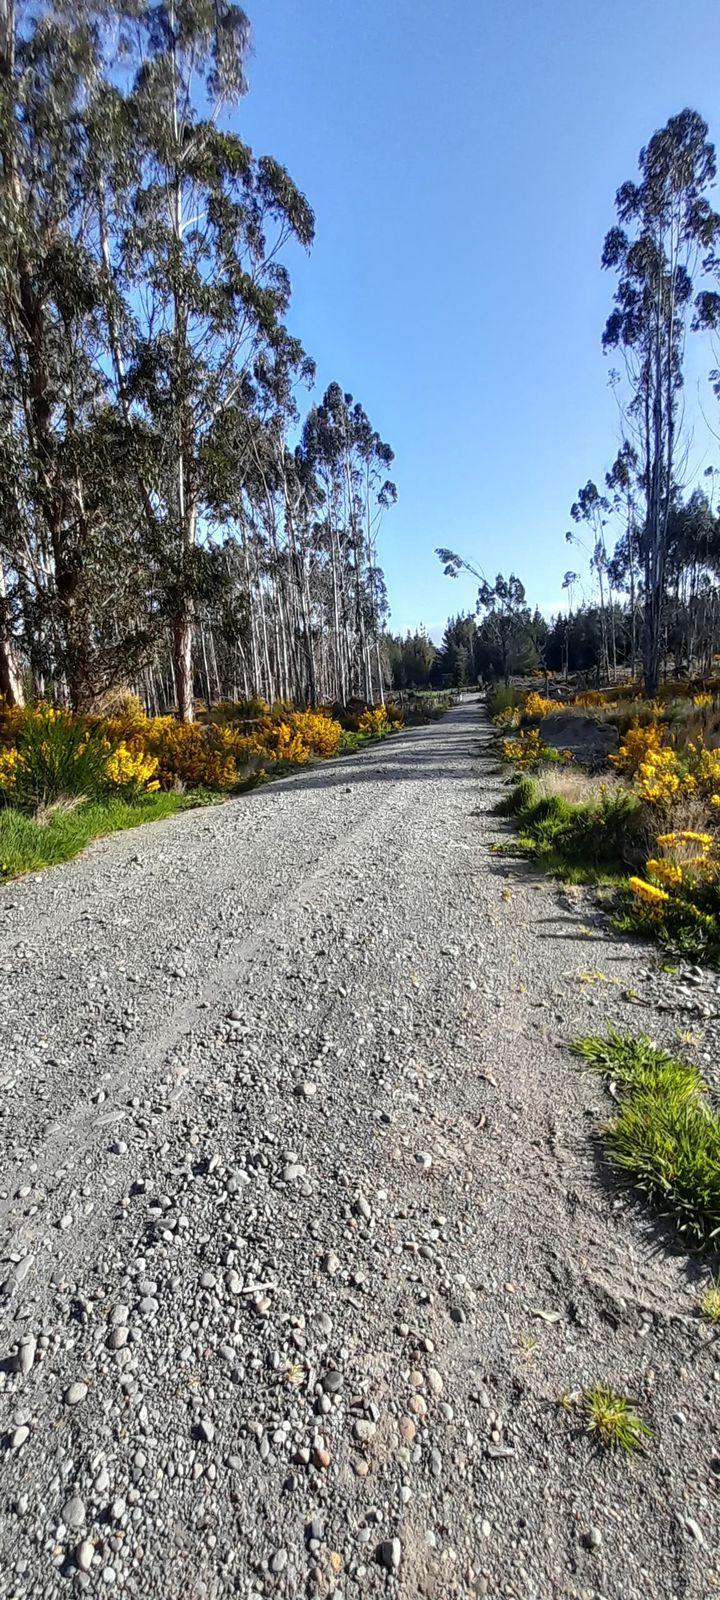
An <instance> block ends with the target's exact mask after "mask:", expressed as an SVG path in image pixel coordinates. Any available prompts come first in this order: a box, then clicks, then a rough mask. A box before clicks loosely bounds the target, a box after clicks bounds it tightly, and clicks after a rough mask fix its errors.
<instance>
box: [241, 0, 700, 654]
mask: <svg viewBox="0 0 720 1600" xmlns="http://www.w3.org/2000/svg"><path fill="white" fill-rule="evenodd" d="M247 8H248V12H249V15H250V20H251V24H252V30H253V55H252V58H251V60H250V63H249V78H250V93H249V95H248V97H247V99H246V100H245V101H244V102H243V103H242V105H241V107H240V109H239V113H238V118H237V121H238V126H239V128H240V130H241V131H242V133H243V135H244V137H245V138H247V140H248V141H249V143H250V144H251V145H252V146H253V147H254V149H255V150H256V151H257V153H258V154H262V153H265V152H267V153H269V154H272V155H274V156H276V157H277V158H278V159H279V160H281V161H283V163H284V164H285V165H286V166H287V167H288V168H289V170H290V172H291V173H292V175H293V177H294V179H295V180H296V182H297V183H298V184H299V185H300V186H301V188H303V189H304V191H305V193H306V194H307V196H308V199H309V200H310V202H311V204H312V205H313V207H314V209H315V212H316V216H317V236H316V242H315V245H314V247H313V250H312V252H311V255H310V256H309V258H304V257H303V256H301V255H300V253H299V252H296V253H295V254H294V255H293V257H292V258H291V260H290V263H289V264H290V266H291V270H292V276H293V283H294V299H293V308H292V314H291V319H290V320H291V325H292V328H293V331H295V332H297V333H298V334H299V335H300V337H301V338H302V339H303V341H304V343H305V347H306V349H307V350H308V352H309V353H310V354H311V355H312V356H313V357H314V358H315V360H316V361H317V365H318V389H319V391H321V390H322V389H323V388H324V387H325V386H326V384H327V383H328V382H330V381H331V380H332V379H337V381H338V382H339V383H341V384H342V385H343V387H344V388H346V389H349V390H350V391H351V392H352V393H353V394H354V395H355V396H356V398H357V399H359V400H360V401H361V402H362V404H363V405H364V407H365V409H366V411H367V412H368V414H369V415H370V417H371V419H372V421H373V424H374V425H375V427H377V429H378V430H379V432H380V433H381V434H382V436H383V437H384V438H386V439H387V440H388V442H389V443H390V444H391V445H392V446H393V448H394V450H395V453H396V463H395V467H394V476H395V478H396V481H397V485H398V491H399V500H398V504H397V506H396V507H395V508H394V510H392V511H391V512H389V513H388V515H387V518H386V520H385V522H384V525H383V530H382V534H381V540H380V559H381V563H382V565H383V567H384V569H385V574H386V578H387V583H388V590H389V595H390V603H391V609H392V616H391V626H392V627H393V629H396V630H398V629H402V630H404V629H405V628H407V627H415V626H417V625H419V624H424V625H425V626H427V627H428V628H429V629H431V630H432V631H433V633H437V631H438V629H441V628H442V625H443V623H444V620H445V618H446V617H447V615H448V613H449V612H454V611H457V610H460V609H470V608H472V606H473V605H474V599H475V589H476V585H475V584H474V583H473V582H472V580H459V581H458V582H455V583H453V582H452V581H451V580H449V579H446V578H444V577H443V575H442V570H441V567H440V564H439V562H438V560H437V557H436V556H435V554H434V550H435V547H436V546H437V545H448V546H450V547H451V548H453V549H457V550H459V551H461V552H462V553H464V554H466V555H467V556H468V557H469V558H471V559H475V560H476V561H478V562H479V563H480V564H481V565H482V566H483V568H484V569H485V570H486V571H487V572H488V573H489V574H494V573H495V572H496V571H497V570H498V569H502V570H503V571H505V572H507V571H508V570H509V569H510V568H512V569H514V570H515V571H516V572H517V573H518V574H519V575H520V577H521V578H522V579H523V581H524V582H525V584H526V587H527V590H528V597H529V599H531V601H533V602H535V601H537V602H538V603H539V604H540V605H541V606H542V607H543V609H546V610H547V609H549V608H551V607H553V606H554V605H555V604H556V602H557V601H558V600H559V597H560V586H561V582H562V577H563V574H564V572H565V570H566V569H567V567H568V566H569V565H575V566H577V564H578V554H577V553H576V554H575V555H573V553H572V552H571V551H569V550H568V548H567V546H566V545H565V541H564V537H563V535H564V532H565V529H566V528H567V527H568V526H569V525H570V519H569V507H570V504H571V502H572V500H573V499H574V497H575V494H576V492H577V489H578V487H579V486H580V484H581V483H584V482H585V481H586V480H587V478H588V477H593V478H595V479H596V481H599V480H600V479H601V478H602V475H603V473H604V472H605V470H606V468H607V467H608V466H609V465H610V463H611V460H612V457H613V454H614V452H615V449H616V445H617V442H618V414H617V407H616V402H615V399H614V398H613V396H612V394H611V393H610V391H609V389H608V384H607V372H608V362H607V361H606V359H605V357H604V356H603V354H602V350H601V343H600V341H601V335H602V328H603V324H604V321H605V317H606V315H607V312H608V309H609V306H610V301H611V296H612V288H613V283H612V279H611V278H610V277H609V276H608V275H607V274H605V273H603V272H602V271H601V269H600V265H599V261H600V252H601V248H602V241H603V237H604V234H605V231H606V230H607V228H608V227H609V226H610V224H611V223H612V221H613V198H614V194H615V190H616V189H617V187H618V185H619V184H620V183H621V182H622V181H623V180H624V179H625V178H628V177H633V176H634V175H635V173H636V168H637V156H638V153H639V150H640V147H641V146H642V144H644V143H645V142H646V141H647V139H648V138H649V136H650V135H651V134H652V132H653V131H654V129H655V128H656V127H657V126H659V125H661V124H662V123H663V122H665V121H666V120H667V118H668V117H669V116H671V115H672V114H673V113H675V112H677V111H680V110H681V109H682V108H683V107H684V106H685V105H690V106H693V107H695V108H696V109H697V110H699V111H700V112H701V113H702V114H703V115H704V116H705V117H706V119H707V120H708V122H709V123H710V129H711V134H712V135H713V136H714V137H716V138H719V139H720V126H718V124H717V122H715V123H714V117H715V115H716V106H717V104H718V84H719V79H718V57H719V53H720V10H719V8H718V5H717V0H602V3H595V0H443V4H441V5H438V4H437V0H435V3H434V4H430V3H429V0H302V4H301V3H299V0H247ZM716 203H720V202H718V199H717V197H716ZM711 364H712V360H711V357H710V355H709V352H708V351H707V348H704V349H701V348H700V347H699V344H698V346H697V347H695V348H692V347H691V349H690V353H689V367H690V370H689V389H688V394H689V406H688V415H689V418H690V421H691V423H692V424H693V428H694V432H693V440H692V447H691V452H690V473H691V475H692V474H693V473H694V472H696V471H699V470H702V467H703V466H705V465H708V464H710V462H712V461H718V460H720V443H718V444H717V445H715V446H714V449H715V454H714V455H713V441H712V440H710V441H708V437H707V433H706V429H705V426H704V423H703V421H702V417H701V415H700V403H702V406H703V407H704V409H705V413H706V415H707V416H708V417H709V418H710V419H711V420H713V421H714V415H713V411H714V408H716V402H714V400H713V398H712V395H711V394H710V391H709V388H708V386H707V382H706V375H707V370H708V367H709V366H710V365H711ZM719 431H720V424H719Z"/></svg>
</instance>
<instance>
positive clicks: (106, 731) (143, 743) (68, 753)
mask: <svg viewBox="0 0 720 1600" xmlns="http://www.w3.org/2000/svg"><path fill="white" fill-rule="evenodd" d="M219 711H220V715H219V717H218V720H215V719H214V716H211V717H210V718H209V719H208V720H207V721H204V722H191V723H184V722H178V721H176V719H175V717H171V716H165V717H148V716H146V714H145V712H144V711H143V709H142V706H141V705H140V702H139V701H138V700H137V699H136V698H135V696H126V697H125V699H124V701H123V703H122V704H121V705H120V706H119V708H118V709H117V712H116V714H115V715H113V716H109V717H101V716H93V717H87V718H82V717H75V716H73V715H72V714H71V713H70V712H69V711H64V710H58V709H57V708H56V707H53V706H37V707H32V708H28V709H26V710H17V709H12V710H11V709H9V708H5V709H3V708H2V707H0V802H1V803H4V804H6V805H9V804H13V805H19V806H23V807H26V808H31V809H32V808H33V807H37V806H38V805H41V804H44V805H47V804H52V803H53V802H55V801H57V800H58V799H60V798H72V797H77V796H83V795H101V794H106V793H110V792H113V791H115V792H121V793H124V794H127V795H128V796H130V795H139V794H142V793H149V792H152V791H154V790H157V789H166V790H171V789H210V790H220V791H222V790H228V789H232V788H234V787H235V786H236V785H237V784H238V783H239V782H241V781H243V780H245V779H251V778H254V777H255V776H258V775H261V774H262V773H264V772H265V770H266V769H267V768H269V767H276V768H282V767H287V766H291V767H301V766H305V765H306V764H307V762H308V761H309V760H311V758H312V757H315V756H318V757H321V758H324V759H327V758H328V757H331V756H335V755H337V754H338V751H339V749H340V744H341V739H342V737H343V730H342V726H341V724H340V722H339V721H338V720H337V719H336V718H334V717H332V716H331V715H330V714H329V713H328V712H327V711H325V710H315V711H311V710H307V711H296V710H295V709H294V708H293V707H292V706H288V705H285V704H284V703H281V702H276V703H275V704H274V705H273V706H272V707H270V706H269V705H268V703H267V701H264V700H259V699H254V700H247V701H244V702H240V703H239V704H238V705H237V707H233V706H231V705H230V704H226V705H223V706H222V707H221V708H219ZM233 711H236V713H237V715H235V716H233V715H232V713H233ZM401 721H402V718H401V715H400V713H399V712H396V711H394V710H393V711H391V710H389V709H388V708H386V707H384V706H378V707H375V708H374V709H373V710H368V711H365V712H363V714H362V716H361V717H360V727H361V730H362V733H363V735H364V737H368V736H369V737H373V738H378V737H380V738H382V737H385V736H386V735H387V734H388V733H391V732H392V731H393V729H394V728H396V727H397V726H398V725H399V723H400V722H401Z"/></svg>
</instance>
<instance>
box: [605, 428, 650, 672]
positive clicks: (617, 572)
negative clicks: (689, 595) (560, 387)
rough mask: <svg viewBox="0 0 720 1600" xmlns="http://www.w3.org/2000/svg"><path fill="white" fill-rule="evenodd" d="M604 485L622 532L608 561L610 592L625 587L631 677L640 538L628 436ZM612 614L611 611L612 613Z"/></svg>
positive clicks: (634, 453)
mask: <svg viewBox="0 0 720 1600" xmlns="http://www.w3.org/2000/svg"><path fill="white" fill-rule="evenodd" d="M605 486H606V488H607V490H608V492H609V493H610V494H612V506H613V510H614V511H615V513H616V515H618V516H619V517H620V518H621V521H622V524H623V531H622V534H621V535H620V538H619V539H618V541H617V543H616V545H615V549H614V551H613V554H612V557H611V559H610V561H609V563H608V577H609V581H610V592H611V594H612V590H613V589H615V590H616V591H619V590H620V589H622V588H623V586H627V591H628V596H629V609H630V618H629V621H630V672H631V675H632V676H633V677H634V676H635V667H636V662H637V592H638V574H639V566H640V557H641V539H640V529H639V526H638V511H637V487H638V456H637V451H636V450H635V448H634V446H633V445H632V444H631V442H630V440H629V439H625V440H624V441H623V444H622V446H621V448H620V450H619V451H618V453H617V456H616V457H615V460H614V462H613V464H612V467H611V468H610V471H609V472H606V474H605ZM613 615H614V612H613Z"/></svg>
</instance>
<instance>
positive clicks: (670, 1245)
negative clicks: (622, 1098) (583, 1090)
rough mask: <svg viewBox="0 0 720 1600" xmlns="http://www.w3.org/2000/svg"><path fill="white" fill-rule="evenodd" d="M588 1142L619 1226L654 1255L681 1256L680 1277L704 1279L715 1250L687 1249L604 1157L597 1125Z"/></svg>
mask: <svg viewBox="0 0 720 1600" xmlns="http://www.w3.org/2000/svg"><path fill="white" fill-rule="evenodd" d="M613 1109H615V1108H608V1116H607V1119H606V1120H607V1122H611V1121H612V1117H613ZM589 1144H590V1153H591V1157H592V1165H593V1168H594V1172H595V1178H596V1180H597V1182H598V1184H599V1186H600V1188H601V1189H603V1190H604V1192H605V1194H606V1195H607V1197H608V1200H609V1201H610V1202H611V1204H612V1206H613V1213H614V1216H615V1218H616V1220H617V1222H618V1226H619V1227H621V1228H626V1229H630V1228H631V1229H632V1230H633V1231H634V1232H635V1234H636V1235H637V1236H638V1243H642V1246H643V1249H647V1250H649V1251H650V1253H651V1254H652V1255H654V1256H668V1255H670V1256H673V1257H684V1258H685V1259H684V1261H683V1263H682V1267H681V1271H682V1273H683V1276H684V1277H685V1278H687V1280H688V1282H690V1283H693V1284H694V1283H699V1282H701V1281H702V1282H704V1281H705V1280H706V1279H707V1276H708V1271H712V1270H713V1266H714V1264H716V1263H717V1260H718V1253H717V1252H716V1253H715V1254H713V1252H708V1251H705V1252H704V1253H702V1252H700V1251H698V1252H695V1253H693V1254H690V1253H689V1252H688V1246H687V1244H686V1243H684V1242H683V1239H682V1236H681V1235H680V1234H678V1231H677V1228H676V1227H674V1225H673V1223H672V1222H671V1221H670V1220H669V1218H666V1217H661V1216H658V1214H657V1212H655V1211H654V1210H653V1209H652V1207H651V1206H649V1205H648V1202H647V1200H645V1199H644V1197H643V1195H642V1194H641V1193H640V1192H639V1191H638V1190H637V1189H634V1188H633V1187H632V1185H631V1184H628V1183H624V1182H623V1180H622V1178H621V1177H620V1176H619V1175H618V1173H617V1172H616V1170H615V1168H614V1167H613V1165H612V1163H611V1162H610V1161H609V1160H608V1158H607V1155H606V1153H605V1146H604V1143H603V1137H602V1132H601V1131H600V1129H599V1128H596V1129H595V1130H594V1131H593V1132H592V1133H591V1134H590V1137H589ZM598 1265H599V1266H601V1265H602V1263H598Z"/></svg>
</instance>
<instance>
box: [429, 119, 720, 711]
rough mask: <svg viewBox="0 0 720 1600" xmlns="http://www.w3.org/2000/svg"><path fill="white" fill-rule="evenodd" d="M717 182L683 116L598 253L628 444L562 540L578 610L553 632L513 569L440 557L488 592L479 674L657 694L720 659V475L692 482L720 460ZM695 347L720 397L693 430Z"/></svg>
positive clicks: (593, 481)
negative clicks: (670, 681) (576, 557)
mask: <svg viewBox="0 0 720 1600" xmlns="http://www.w3.org/2000/svg"><path fill="white" fill-rule="evenodd" d="M715 176H716V156H715V150H714V147H713V145H712V144H711V142H710V140H709V137H708V128H707V124H706V123H705V122H704V121H703V119H702V117H701V116H700V115H699V114H698V112H696V111H692V110H685V111H682V112H680V113H679V115H677V116H674V117H671V118H670V119H669V121H668V122H667V123H666V124H665V126H664V127H663V128H660V129H658V131H657V132H656V133H654V134H653V136H652V138H651V139H650V140H649V142H648V144H647V146H646V147H645V148H644V149H643V150H641V152H640V157H639V172H638V177H637V179H636V180H629V181H627V182H625V183H623V184H622V185H621V186H620V188H619V189H618V191H617V194H616V197H615V208H616V215H617V221H616V223H615V224H614V226H613V227H611V228H610V230H609V232H608V233H607V235H606V238H605V242H604V246H603V251H602V266H603V268H604V269H605V270H607V271H608V272H611V273H613V274H614V277H615V290H614V295H613V302H612V308H611V311H610V315H609V316H608V318H607V321H606V324H605V328H604V332H603V337H602V342H603V347H604V349H605V351H606V352H607V353H608V354H609V356H610V357H611V358H612V359H616V360H617V361H618V362H619V365H618V366H617V367H615V368H611V370H610V382H611V385H612V388H613V390H614V393H615V397H616V399H617V408H618V409H617V414H618V419H619V440H618V439H616V441H615V444H614V446H613V447H612V448H611V450H610V451H609V453H608V462H607V466H606V467H605V470H604V472H603V473H602V475H601V476H600V477H597V478H592V477H591V478H588V480H587V482H586V483H585V484H584V485H582V486H581V487H580V488H579V489H578V490H577V492H576V494H575V498H574V499H573V500H572V503H571V505H570V507H569V511H570V521H571V523H572V526H571V528H570V529H569V530H568V531H567V532H566V533H565V539H566V541H567V543H568V544H569V545H571V546H572V547H573V548H574V550H576V551H578V552H579V554H580V563H579V569H578V570H575V569H574V568H569V569H568V570H567V572H566V573H565V577H564V580H563V589H564V590H565V592H566V594H567V610H566V611H565V612H563V613H562V614H559V615H556V616H555V617H554V618H552V619H551V620H550V621H549V622H547V623H546V622H545V621H544V620H543V618H542V617H540V616H539V615H538V613H537V612H532V611H531V610H530V609H529V607H528V605H527V601H526V597H525V590H524V587H523V584H522V583H521V582H520V580H519V579H518V578H517V577H516V576H515V575H514V574H511V575H510V576H509V578H505V577H504V576H503V575H502V574H500V575H498V577H497V578H496V579H495V580H494V582H491V581H490V580H489V579H488V578H487V577H486V575H485V574H484V572H483V571H482V569H481V568H480V567H479V565H478V564H477V563H476V562H473V561H472V560H467V559H466V558H465V557H464V556H463V555H458V554H457V553H456V552H455V551H453V550H451V549H445V548H440V549H439V550H438V555H439V557H440V559H441V561H442V563H443V566H444V569H445V573H446V574H447V575H448V576H449V577H455V576H457V574H458V573H459V572H460V571H462V570H465V571H468V572H470V573H472V574H473V575H474V576H475V577H477V579H478V582H479V589H478V603H477V613H478V615H479V617H480V619H481V620H480V621H479V623H478V625H477V626H476V628H475V629H474V632H473V642H472V645H471V644H470V640H469V635H468V638H467V640H466V648H467V649H468V650H470V652H471V655H472V660H473V670H474V671H476V672H477V671H479V672H481V673H483V672H490V673H493V674H499V675H501V676H503V677H507V676H508V675H509V674H510V673H511V672H513V671H523V670H527V669H528V668H529V667H530V666H535V667H537V666H540V667H545V668H547V669H548V670H553V671H556V672H557V671H564V672H566V673H567V672H578V671H579V672H582V673H584V674H588V675H590V676H591V677H592V678H593V679H594V681H595V682H597V683H608V682H612V681H613V680H614V679H615V677H616V676H617V673H618V671H619V670H620V669H621V668H627V669H629V671H630V672H631V673H632V674H633V675H635V674H636V673H638V674H639V675H641V676H642V677H643V679H644V685H645V691H646V693H647V694H648V695H650V696H652V695H654V693H655V691H656V690H657V687H658V682H659V680H660V678H661V677H663V676H664V675H667V674H668V673H675V674H676V675H678V674H680V673H686V674H691V673H696V674H702V673H707V672H708V671H709V670H710V667H711V665H712V661H713V657H714V656H715V655H717V653H718V652H719V651H720V592H719V585H720V520H719V518H718V511H717V507H716V486H717V469H716V468H715V467H713V466H712V465H704V466H703V467H702V468H701V471H700V478H699V481H698V479H697V472H696V473H695V480H696V481H695V482H693V468H692V466H691V458H693V459H694V460H695V461H698V460H699V461H701V462H702V461H703V457H704V460H705V461H707V459H708V455H709V456H710V457H712V454H713V452H714V450H715V447H716V444H717V438H718V419H717V415H716V402H717V400H718V398H720V361H718V358H717V351H716V348H715V342H714V340H715V335H716V334H717V331H718V329H719V328H720V293H719V292H718V285H719V284H720V242H719V241H720V215H718V213H717V212H716V211H715V210H714V209H713V206H712V205H711V202H710V198H709V196H710V194H711V192H712V189H713V185H714V181H715ZM690 338H692V339H695V340H698V339H704V340H705V348H706V349H707V359H708V379H709V385H710V389H711V391H712V397H711V396H709V397H708V407H707V412H708V414H707V417H706V414H705V407H704V406H703V407H702V426H700V425H699V424H698V425H697V426H696V427H695V429H694V430H693V432H692V433H691V431H690V428H689V425H688V422H687V417H686V411H685V403H684V400H685V397H684V389H685V364H686V350H687V344H688V340H689V339H690ZM703 431H704V435H705V437H704V438H703V437H702V435H703ZM583 569H584V570H583Z"/></svg>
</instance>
